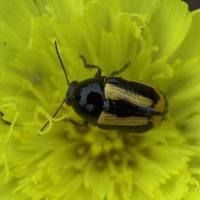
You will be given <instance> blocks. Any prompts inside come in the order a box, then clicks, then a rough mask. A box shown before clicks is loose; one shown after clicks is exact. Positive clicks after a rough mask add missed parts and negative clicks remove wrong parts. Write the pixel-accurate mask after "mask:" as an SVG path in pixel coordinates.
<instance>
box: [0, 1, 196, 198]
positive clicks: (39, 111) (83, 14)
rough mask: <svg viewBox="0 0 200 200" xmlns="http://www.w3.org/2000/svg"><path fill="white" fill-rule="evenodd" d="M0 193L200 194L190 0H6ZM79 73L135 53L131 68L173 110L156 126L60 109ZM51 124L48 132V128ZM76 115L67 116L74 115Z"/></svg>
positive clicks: (0, 34)
mask: <svg viewBox="0 0 200 200" xmlns="http://www.w3.org/2000/svg"><path fill="white" fill-rule="evenodd" d="M0 5H1V6H0V41H1V42H0V44H1V54H0V94H1V95H0V97H1V98H0V112H1V118H0V130H1V131H0V156H1V157H0V158H1V159H0V169H1V171H0V178H1V179H0V180H1V181H0V199H9V200H15V199H23V200H26V199H34V200H42V199H45V200H74V199H75V200H85V199H87V200H90V199H91V200H135V199H137V200H153V199H154V200H177V199H184V200H195V199H199V195H200V188H199V181H200V123H199V121H200V114H199V111H200V101H199V99H200V92H199V91H200V46H199V44H200V37H199V32H200V11H194V12H192V13H190V12H188V6H187V4H186V3H184V2H182V1H181V0H143V1H141V0H140V1H139V0H126V1H124V0H116V1H113V0H93V1H91V0H88V1H87V0H86V1H81V0H79V1H71V0H65V1H64V0H55V1H54V0H52V1H48V0H35V1H32V0H29V1H28V0H26V1H24V0H19V1H12V0H7V1H3V0H0ZM55 40H56V41H57V43H58V49H59V53H60V56H61V58H62V61H63V63H64V66H65V68H66V71H67V75H68V78H69V80H70V82H72V81H74V80H77V81H81V80H85V79H88V78H91V77H93V76H94V74H95V72H96V70H88V69H85V68H84V65H83V62H82V60H81V58H80V56H79V55H83V56H84V57H85V58H86V60H87V62H88V63H89V64H93V65H97V66H100V67H101V68H102V71H103V74H104V75H106V76H107V75H109V74H110V73H111V72H113V71H116V70H118V69H120V68H121V67H122V66H124V64H125V63H127V62H129V61H130V63H131V64H130V66H129V67H128V68H127V69H126V70H125V71H124V72H123V73H122V74H121V76H122V77H126V78H131V79H136V80H141V81H144V82H146V83H149V84H151V85H153V86H155V87H157V88H159V89H160V90H161V91H163V92H164V93H165V94H166V96H167V99H168V104H169V109H168V115H167V117H166V119H165V120H164V121H163V123H162V124H161V125H160V126H159V127H158V128H155V129H152V130H151V131H148V132H147V133H144V134H133V133H131V134H130V133H121V132H117V131H110V130H102V129H99V128H97V127H94V126H92V125H89V126H88V128H86V127H77V126H75V125H74V124H72V123H70V122H69V121H67V120H65V119H67V118H71V119H74V120H76V121H78V122H80V123H82V121H83V120H82V119H81V118H80V117H79V116H77V115H76V114H75V113H74V111H73V109H72V108H71V107H68V106H66V105H63V107H62V108H61V110H60V111H59V113H58V115H57V116H56V117H55V119H52V118H51V116H52V115H53V113H54V112H55V111H56V110H57V109H58V107H59V105H60V104H61V102H62V101H63V99H64V98H65V95H66V91H67V89H68V85H67V83H66V79H65V75H64V72H63V70H62V67H61V65H60V61H59V59H58V56H57V54H56V49H55V46H54V41H55ZM47 118H48V120H50V124H49V125H48V126H47V127H46V128H45V129H44V131H42V132H41V135H40V136H38V131H40V129H41V128H42V127H43V126H44V125H45V123H46V120H47ZM63 118H65V119H63Z"/></svg>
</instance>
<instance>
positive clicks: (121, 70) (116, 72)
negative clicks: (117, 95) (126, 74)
mask: <svg viewBox="0 0 200 200" xmlns="http://www.w3.org/2000/svg"><path fill="white" fill-rule="evenodd" d="M129 65H130V62H128V63H126V64H125V65H124V66H123V67H122V68H121V69H120V70H118V71H114V72H112V73H111V74H110V75H109V76H115V75H116V74H119V73H121V72H123V71H124V70H125V69H126V68H127V67H128V66H129Z"/></svg>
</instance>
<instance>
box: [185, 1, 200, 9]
mask: <svg viewBox="0 0 200 200" xmlns="http://www.w3.org/2000/svg"><path fill="white" fill-rule="evenodd" d="M184 1H185V2H186V3H187V4H188V5H189V10H190V11H193V10H196V9H199V8H200V0H184Z"/></svg>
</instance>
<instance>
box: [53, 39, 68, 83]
mask: <svg viewBox="0 0 200 200" xmlns="http://www.w3.org/2000/svg"><path fill="white" fill-rule="evenodd" d="M55 47H56V52H57V55H58V58H59V60H60V63H61V66H62V68H63V71H64V73H65V77H66V80H67V84H68V85H70V82H69V79H68V77H67V73H66V70H65V67H64V65H63V62H62V59H61V57H60V54H59V51H58V46H57V43H56V41H55Z"/></svg>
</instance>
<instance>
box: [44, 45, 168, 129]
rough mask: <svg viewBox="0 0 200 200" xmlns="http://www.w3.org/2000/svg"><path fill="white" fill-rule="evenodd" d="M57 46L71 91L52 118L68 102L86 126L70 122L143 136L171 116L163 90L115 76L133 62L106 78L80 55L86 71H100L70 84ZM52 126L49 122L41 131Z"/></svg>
mask: <svg viewBox="0 0 200 200" xmlns="http://www.w3.org/2000/svg"><path fill="white" fill-rule="evenodd" d="M55 47H56V52H57V55H58V58H59V60H60V63H61V66H62V68H63V71H64V73H65V77H66V80H67V84H68V85H69V88H68V91H67V94H66V97H65V99H64V100H63V102H62V104H61V105H60V107H59V108H58V110H57V111H56V113H55V114H54V115H53V116H52V118H54V117H55V115H56V114H57V113H58V111H59V110H60V108H61V107H62V105H63V104H64V103H66V104H67V105H68V106H72V108H73V110H74V111H75V112H76V113H77V114H78V115H79V116H80V117H81V118H83V120H84V122H83V124H79V123H78V122H76V121H74V120H72V119H68V121H70V122H72V123H74V124H76V125H79V126H85V125H86V124H87V123H88V122H89V123H90V124H92V125H94V126H98V127H99V128H101V129H110V130H118V131H123V132H131V133H143V132H146V131H148V130H150V129H152V128H154V127H157V126H158V125H159V124H160V123H161V122H162V120H163V119H164V116H165V114H166V113H167V100H166V97H165V96H164V94H163V93H162V92H161V91H160V90H159V89H157V88H155V87H154V86H152V85H149V84H147V83H143V82H141V81H137V80H132V79H125V78H121V77H115V75H117V74H119V73H121V72H123V71H124V70H125V69H126V68H127V67H128V65H129V64H130V63H127V64H126V65H125V66H124V67H123V68H122V69H121V70H119V71H114V72H113V73H112V74H111V75H110V76H108V77H106V76H101V68H100V67H98V66H95V65H90V64H87V62H86V60H85V58H84V57H83V56H80V57H81V58H82V60H83V63H84V66H85V68H87V69H97V72H96V74H95V76H94V77H93V78H90V79H86V80H83V81H81V82H77V81H73V82H71V83H70V82H69V80H68V76H67V73H66V71H65V68H64V65H63V62H62V60H61V57H60V55H59V51H58V47H57V43H56V42H55ZM48 123H49V121H48V122H47V123H46V124H45V126H44V127H43V128H42V129H41V131H43V130H44V128H45V127H46V126H47V124H48Z"/></svg>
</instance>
